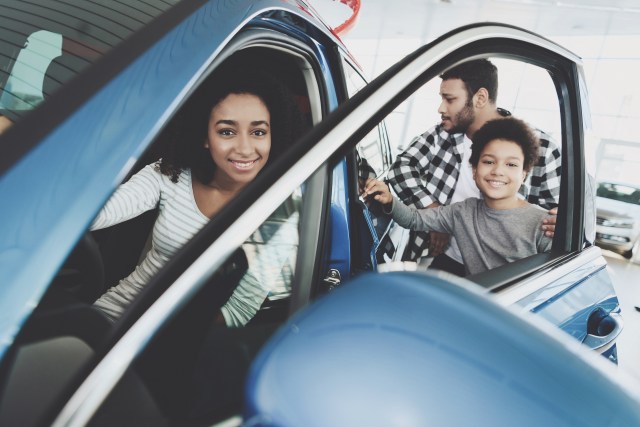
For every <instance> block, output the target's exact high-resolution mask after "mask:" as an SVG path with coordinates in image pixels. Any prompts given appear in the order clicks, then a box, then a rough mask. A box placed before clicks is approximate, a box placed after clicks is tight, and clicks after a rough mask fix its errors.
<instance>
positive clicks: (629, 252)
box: [596, 182, 640, 258]
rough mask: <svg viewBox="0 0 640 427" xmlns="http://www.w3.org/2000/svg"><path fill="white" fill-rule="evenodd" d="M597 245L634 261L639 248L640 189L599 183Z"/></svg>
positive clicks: (627, 185) (621, 184)
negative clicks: (634, 255)
mask: <svg viewBox="0 0 640 427" xmlns="http://www.w3.org/2000/svg"><path fill="white" fill-rule="evenodd" d="M596 195H597V198H596V206H597V218H596V224H597V225H596V244H597V245H598V246H600V247H602V248H604V249H609V250H612V251H614V252H617V253H620V254H622V256H624V257H625V258H631V257H632V256H633V254H634V253H637V251H638V246H639V245H640V186H639V185H633V184H626V183H619V182H600V183H598V190H597V193H596Z"/></svg>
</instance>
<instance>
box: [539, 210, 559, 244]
mask: <svg viewBox="0 0 640 427" xmlns="http://www.w3.org/2000/svg"><path fill="white" fill-rule="evenodd" d="M549 215H550V216H548V217H546V218H545V219H543V220H542V230H543V231H544V234H545V236H547V237H553V235H554V234H555V232H556V219H557V218H556V216H557V215H558V208H553V209H549Z"/></svg>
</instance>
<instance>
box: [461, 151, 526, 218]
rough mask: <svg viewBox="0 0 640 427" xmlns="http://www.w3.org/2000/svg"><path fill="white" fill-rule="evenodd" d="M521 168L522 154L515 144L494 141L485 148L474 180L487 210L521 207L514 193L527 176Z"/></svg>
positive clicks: (474, 173)
mask: <svg viewBox="0 0 640 427" xmlns="http://www.w3.org/2000/svg"><path fill="white" fill-rule="evenodd" d="M523 164H524V153H523V152H522V149H521V148H520V146H519V145H518V144H516V143H515V142H512V141H508V140H505V139H494V140H493V141H490V142H489V143H488V144H487V145H486V146H485V147H484V149H483V150H482V152H481V153H480V160H479V161H478V165H477V166H475V167H474V168H473V179H474V181H475V182H476V185H477V186H478V189H479V190H480V192H481V193H482V194H483V195H484V199H485V202H486V203H487V205H488V206H489V207H491V208H494V209H512V208H514V207H518V206H521V200H520V199H519V198H518V197H517V193H518V190H519V189H520V186H521V185H522V183H523V182H524V179H525V178H526V176H527V174H526V172H525V171H524V170H523Z"/></svg>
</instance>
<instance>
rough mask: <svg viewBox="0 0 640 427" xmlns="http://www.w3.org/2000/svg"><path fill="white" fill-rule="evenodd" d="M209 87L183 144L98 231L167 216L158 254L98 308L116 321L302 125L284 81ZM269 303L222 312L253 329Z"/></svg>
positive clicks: (249, 77) (194, 103)
mask: <svg viewBox="0 0 640 427" xmlns="http://www.w3.org/2000/svg"><path fill="white" fill-rule="evenodd" d="M209 81H210V82H211V83H210V84H209V85H211V84H213V85H214V86H213V87H211V88H207V87H204V88H201V89H199V92H198V94H196V95H195V96H194V97H193V98H192V99H191V100H190V101H189V102H190V104H191V105H189V106H187V108H185V109H183V111H185V112H187V114H188V115H183V118H182V132H181V137H182V138H183V139H182V140H181V141H179V143H175V142H176V141H174V144H173V146H172V150H171V151H170V152H169V153H167V155H166V156H164V157H163V159H161V160H160V161H158V162H156V163H153V164H150V165H148V166H146V167H145V168H143V169H142V170H141V171H140V172H138V173H137V174H136V175H134V176H133V177H132V178H131V179H130V180H129V181H127V182H126V183H124V184H122V185H121V186H120V187H119V188H118V190H117V191H116V192H115V193H114V195H113V196H112V197H111V199H110V200H109V201H108V202H107V204H106V205H105V206H104V208H103V209H102V211H101V212H100V213H99V214H98V217H97V218H96V219H95V221H94V223H93V225H92V227H91V228H92V230H96V229H100V228H105V227H109V226H111V225H114V224H117V223H120V222H123V221H126V220H129V219H131V218H134V217H136V216H138V215H140V214H142V213H143V212H145V211H148V210H151V209H154V208H156V207H158V210H159V214H158V218H157V220H156V222H155V224H154V227H153V234H152V242H151V249H150V250H149V252H148V253H147V254H146V256H145V258H144V259H143V261H142V262H141V263H140V264H139V265H138V266H137V267H136V269H135V270H134V271H133V272H132V273H131V274H130V275H129V276H127V277H126V278H124V279H122V280H121V281H120V282H119V283H118V284H117V285H116V286H114V287H112V288H111V289H109V290H108V291H107V292H106V293H105V294H104V295H102V296H101V297H100V298H99V299H98V300H97V301H96V302H95V303H94V305H95V306H96V307H98V308H99V309H100V310H102V311H103V312H104V313H105V314H106V315H107V316H108V317H109V318H110V319H112V320H116V319H117V318H118V317H120V315H121V314H122V313H123V312H124V310H125V308H126V307H127V306H128V305H129V304H130V303H131V301H133V299H134V298H135V297H136V295H138V293H140V291H141V290H142V288H143V287H144V286H145V284H146V283H147V282H148V281H149V280H150V279H151V277H153V275H155V274H156V273H157V272H158V271H159V270H160V268H162V267H163V266H164V265H165V264H166V262H167V261H168V260H169V258H170V257H171V256H172V255H173V254H174V253H176V252H177V251H178V249H180V248H181V247H182V245H184V244H185V243H186V242H187V241H188V240H189V239H190V238H191V237H192V236H193V235H194V234H195V233H197V232H198V231H199V230H200V229H201V228H202V227H203V226H204V225H205V224H206V223H207V222H208V221H209V220H210V219H211V218H212V217H213V216H214V215H215V214H216V213H217V212H218V211H220V209H222V207H223V206H224V205H225V204H226V203H227V202H228V201H229V200H230V199H232V198H233V197H235V196H236V195H237V194H238V193H239V192H240V191H241V190H242V189H243V188H244V187H245V186H246V185H247V184H248V183H249V182H251V181H252V180H253V179H254V178H255V177H256V176H257V175H258V174H259V173H260V172H261V171H262V170H263V169H264V167H265V166H266V165H267V164H268V162H269V159H271V158H275V157H277V155H278V153H279V152H280V151H281V149H282V147H285V146H287V145H288V144H290V143H291V142H293V140H294V138H295V136H296V134H297V128H296V127H295V126H297V124H298V123H300V120H299V119H298V117H296V116H297V110H296V109H295V106H294V103H293V99H292V97H291V95H290V94H289V93H288V92H287V90H286V88H285V87H284V86H283V85H282V84H280V83H279V82H278V81H277V80H275V79H273V78H272V77H270V76H268V75H265V74H262V73H257V72H247V71H238V70H234V69H228V70H227V71H220V72H218V73H217V74H216V75H215V76H214V77H212V78H210V79H209ZM244 294H245V295H246V292H245V293H244ZM265 296H266V295H264V294H258V295H257V296H256V297H255V298H256V301H231V300H233V299H234V298H236V299H237V298H238V296H236V293H234V295H233V296H232V297H231V299H230V302H228V303H227V304H226V305H225V306H224V307H223V308H222V310H221V314H222V316H224V320H225V322H226V323H227V324H228V325H238V324H243V323H246V322H247V321H248V320H249V319H250V317H252V316H253V314H255V311H257V309H258V308H259V306H260V303H261V302H262V300H264V297H265ZM247 305H249V308H247ZM238 307H240V309H239V308H238ZM239 311H241V312H242V313H239ZM219 318H220V320H222V317H219Z"/></svg>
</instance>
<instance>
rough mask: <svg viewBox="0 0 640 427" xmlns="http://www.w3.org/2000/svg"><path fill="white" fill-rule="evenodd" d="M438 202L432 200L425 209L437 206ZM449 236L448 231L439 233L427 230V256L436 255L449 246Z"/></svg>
mask: <svg viewBox="0 0 640 427" xmlns="http://www.w3.org/2000/svg"><path fill="white" fill-rule="evenodd" d="M438 206H440V203H438V202H433V203H431V204H430V205H429V206H427V207H426V209H430V208H437V207H438ZM449 240H451V236H450V235H449V234H448V233H440V232H438V231H430V232H429V256H438V255H440V254H441V253H443V252H444V251H445V249H447V246H449Z"/></svg>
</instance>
